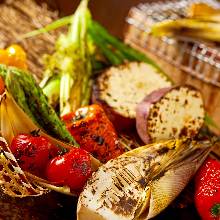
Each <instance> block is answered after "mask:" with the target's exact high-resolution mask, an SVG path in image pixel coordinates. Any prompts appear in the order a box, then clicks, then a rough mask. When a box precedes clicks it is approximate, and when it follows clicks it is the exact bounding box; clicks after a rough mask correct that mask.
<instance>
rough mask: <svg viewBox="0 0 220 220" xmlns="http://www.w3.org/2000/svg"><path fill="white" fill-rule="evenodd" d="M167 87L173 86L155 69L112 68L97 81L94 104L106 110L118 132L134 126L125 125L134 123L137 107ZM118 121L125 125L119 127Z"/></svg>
mask: <svg viewBox="0 0 220 220" xmlns="http://www.w3.org/2000/svg"><path fill="white" fill-rule="evenodd" d="M168 86H171V82H170V81H169V80H168V78H167V77H166V76H165V75H164V74H163V73H161V72H159V70H158V69H156V68H155V67H154V66H152V65H150V64H147V63H137V62H131V63H128V64H125V65H121V66H119V67H111V68H110V69H108V70H107V71H105V72H104V73H103V74H101V75H100V76H99V77H98V78H97V80H96V83H95V86H94V89H93V101H94V102H98V103H101V104H102V105H103V106H104V107H105V108H106V109H107V111H108V112H109V113H110V114H109V115H110V119H111V120H112V121H113V123H114V124H115V126H116V127H117V128H118V127H119V126H121V127H122V126H123V127H125V126H129V125H130V124H132V123H130V124H129V123H126V122H131V120H133V123H134V122H135V121H134V120H135V117H136V106H137V104H138V103H139V102H141V101H142V100H143V98H144V97H145V96H146V95H148V94H149V93H151V92H152V91H154V90H155V89H160V88H164V87H168ZM119 120H120V121H121V122H122V123H120V125H119V123H118V121H119ZM126 120H127V121H126Z"/></svg>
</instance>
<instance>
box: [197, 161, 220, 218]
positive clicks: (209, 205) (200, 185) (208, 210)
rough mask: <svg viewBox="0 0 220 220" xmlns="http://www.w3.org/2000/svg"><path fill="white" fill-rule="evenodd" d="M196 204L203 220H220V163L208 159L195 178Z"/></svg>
mask: <svg viewBox="0 0 220 220" xmlns="http://www.w3.org/2000/svg"><path fill="white" fill-rule="evenodd" d="M195 189H196V192H195V204H196V208H197V210H198V212H199V214H200V216H201V218H202V219H203V220H219V219H220V161H217V160H215V159H212V158H208V159H207V160H206V161H205V163H204V164H203V165H202V167H201V168H200V169H199V171H198V172H197V174H196V178H195Z"/></svg>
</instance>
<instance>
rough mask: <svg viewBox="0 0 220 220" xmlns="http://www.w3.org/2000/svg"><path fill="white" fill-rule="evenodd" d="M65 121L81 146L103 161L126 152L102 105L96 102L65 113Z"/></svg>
mask: <svg viewBox="0 0 220 220" xmlns="http://www.w3.org/2000/svg"><path fill="white" fill-rule="evenodd" d="M63 121H64V122H65V124H66V126H67V128H68V130H69V131H70V133H71V134H72V135H73V137H74V138H75V139H76V141H77V142H78V143H79V145H80V147H81V148H83V149H85V150H87V151H88V152H91V153H92V154H93V156H94V157H96V158H97V159H99V160H100V161H101V162H104V163H105V162H107V161H108V160H110V159H112V158H115V157H117V156H119V155H121V154H122V153H123V152H124V150H123V149H122V147H121V146H120V144H119V141H118V136H117V134H116V132H115V129H114V127H113V125H112V123H111V122H110V121H109V119H108V117H107V116H106V114H105V112H104V110H103V109H102V108H101V106H99V105H96V104H94V105H90V106H87V107H83V108H80V109H78V110H77V111H76V112H75V113H70V114H67V115H65V116H64V117H63Z"/></svg>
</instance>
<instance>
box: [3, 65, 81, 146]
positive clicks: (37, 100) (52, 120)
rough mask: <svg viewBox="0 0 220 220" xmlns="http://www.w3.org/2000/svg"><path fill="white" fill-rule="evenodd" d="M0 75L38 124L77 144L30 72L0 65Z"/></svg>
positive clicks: (58, 136) (20, 104) (55, 134)
mask: <svg viewBox="0 0 220 220" xmlns="http://www.w3.org/2000/svg"><path fill="white" fill-rule="evenodd" d="M0 76H2V77H3V78H4V81H5V85H6V88H7V89H8V91H9V92H10V93H11V94H12V96H13V98H14V99H15V101H16V102H17V103H18V104H19V106H20V107H21V108H22V109H23V111H24V112H26V113H27V114H28V116H29V117H30V118H31V119H32V120H33V121H34V122H35V123H36V124H37V125H39V126H40V127H41V128H43V129H44V130H46V131H47V132H48V134H51V135H52V136H55V137H57V138H59V139H61V140H63V141H66V142H69V143H72V144H74V145H75V146H77V143H76V141H75V140H74V138H73V137H72V136H71V134H70V133H69V132H68V130H67V129H66V127H65V125H64V124H63V123H62V121H61V120H60V119H59V117H58V116H57V114H56V112H55V111H54V109H53V108H52V107H51V106H50V105H49V104H48V102H47V98H46V96H45V95H44V94H43V92H42V89H41V88H40V87H39V86H38V85H37V83H36V81H35V80H34V78H33V76H32V75H31V74H30V73H28V72H26V71H23V70H20V69H17V68H14V67H6V66H5V65H0Z"/></svg>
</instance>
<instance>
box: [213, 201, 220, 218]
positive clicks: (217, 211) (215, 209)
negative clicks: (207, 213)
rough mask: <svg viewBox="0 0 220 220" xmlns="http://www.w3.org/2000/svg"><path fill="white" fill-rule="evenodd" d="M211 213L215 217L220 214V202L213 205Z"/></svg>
mask: <svg viewBox="0 0 220 220" xmlns="http://www.w3.org/2000/svg"><path fill="white" fill-rule="evenodd" d="M211 213H212V215H213V216H214V217H219V216H220V203H217V204H215V205H214V206H212V208H211Z"/></svg>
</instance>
